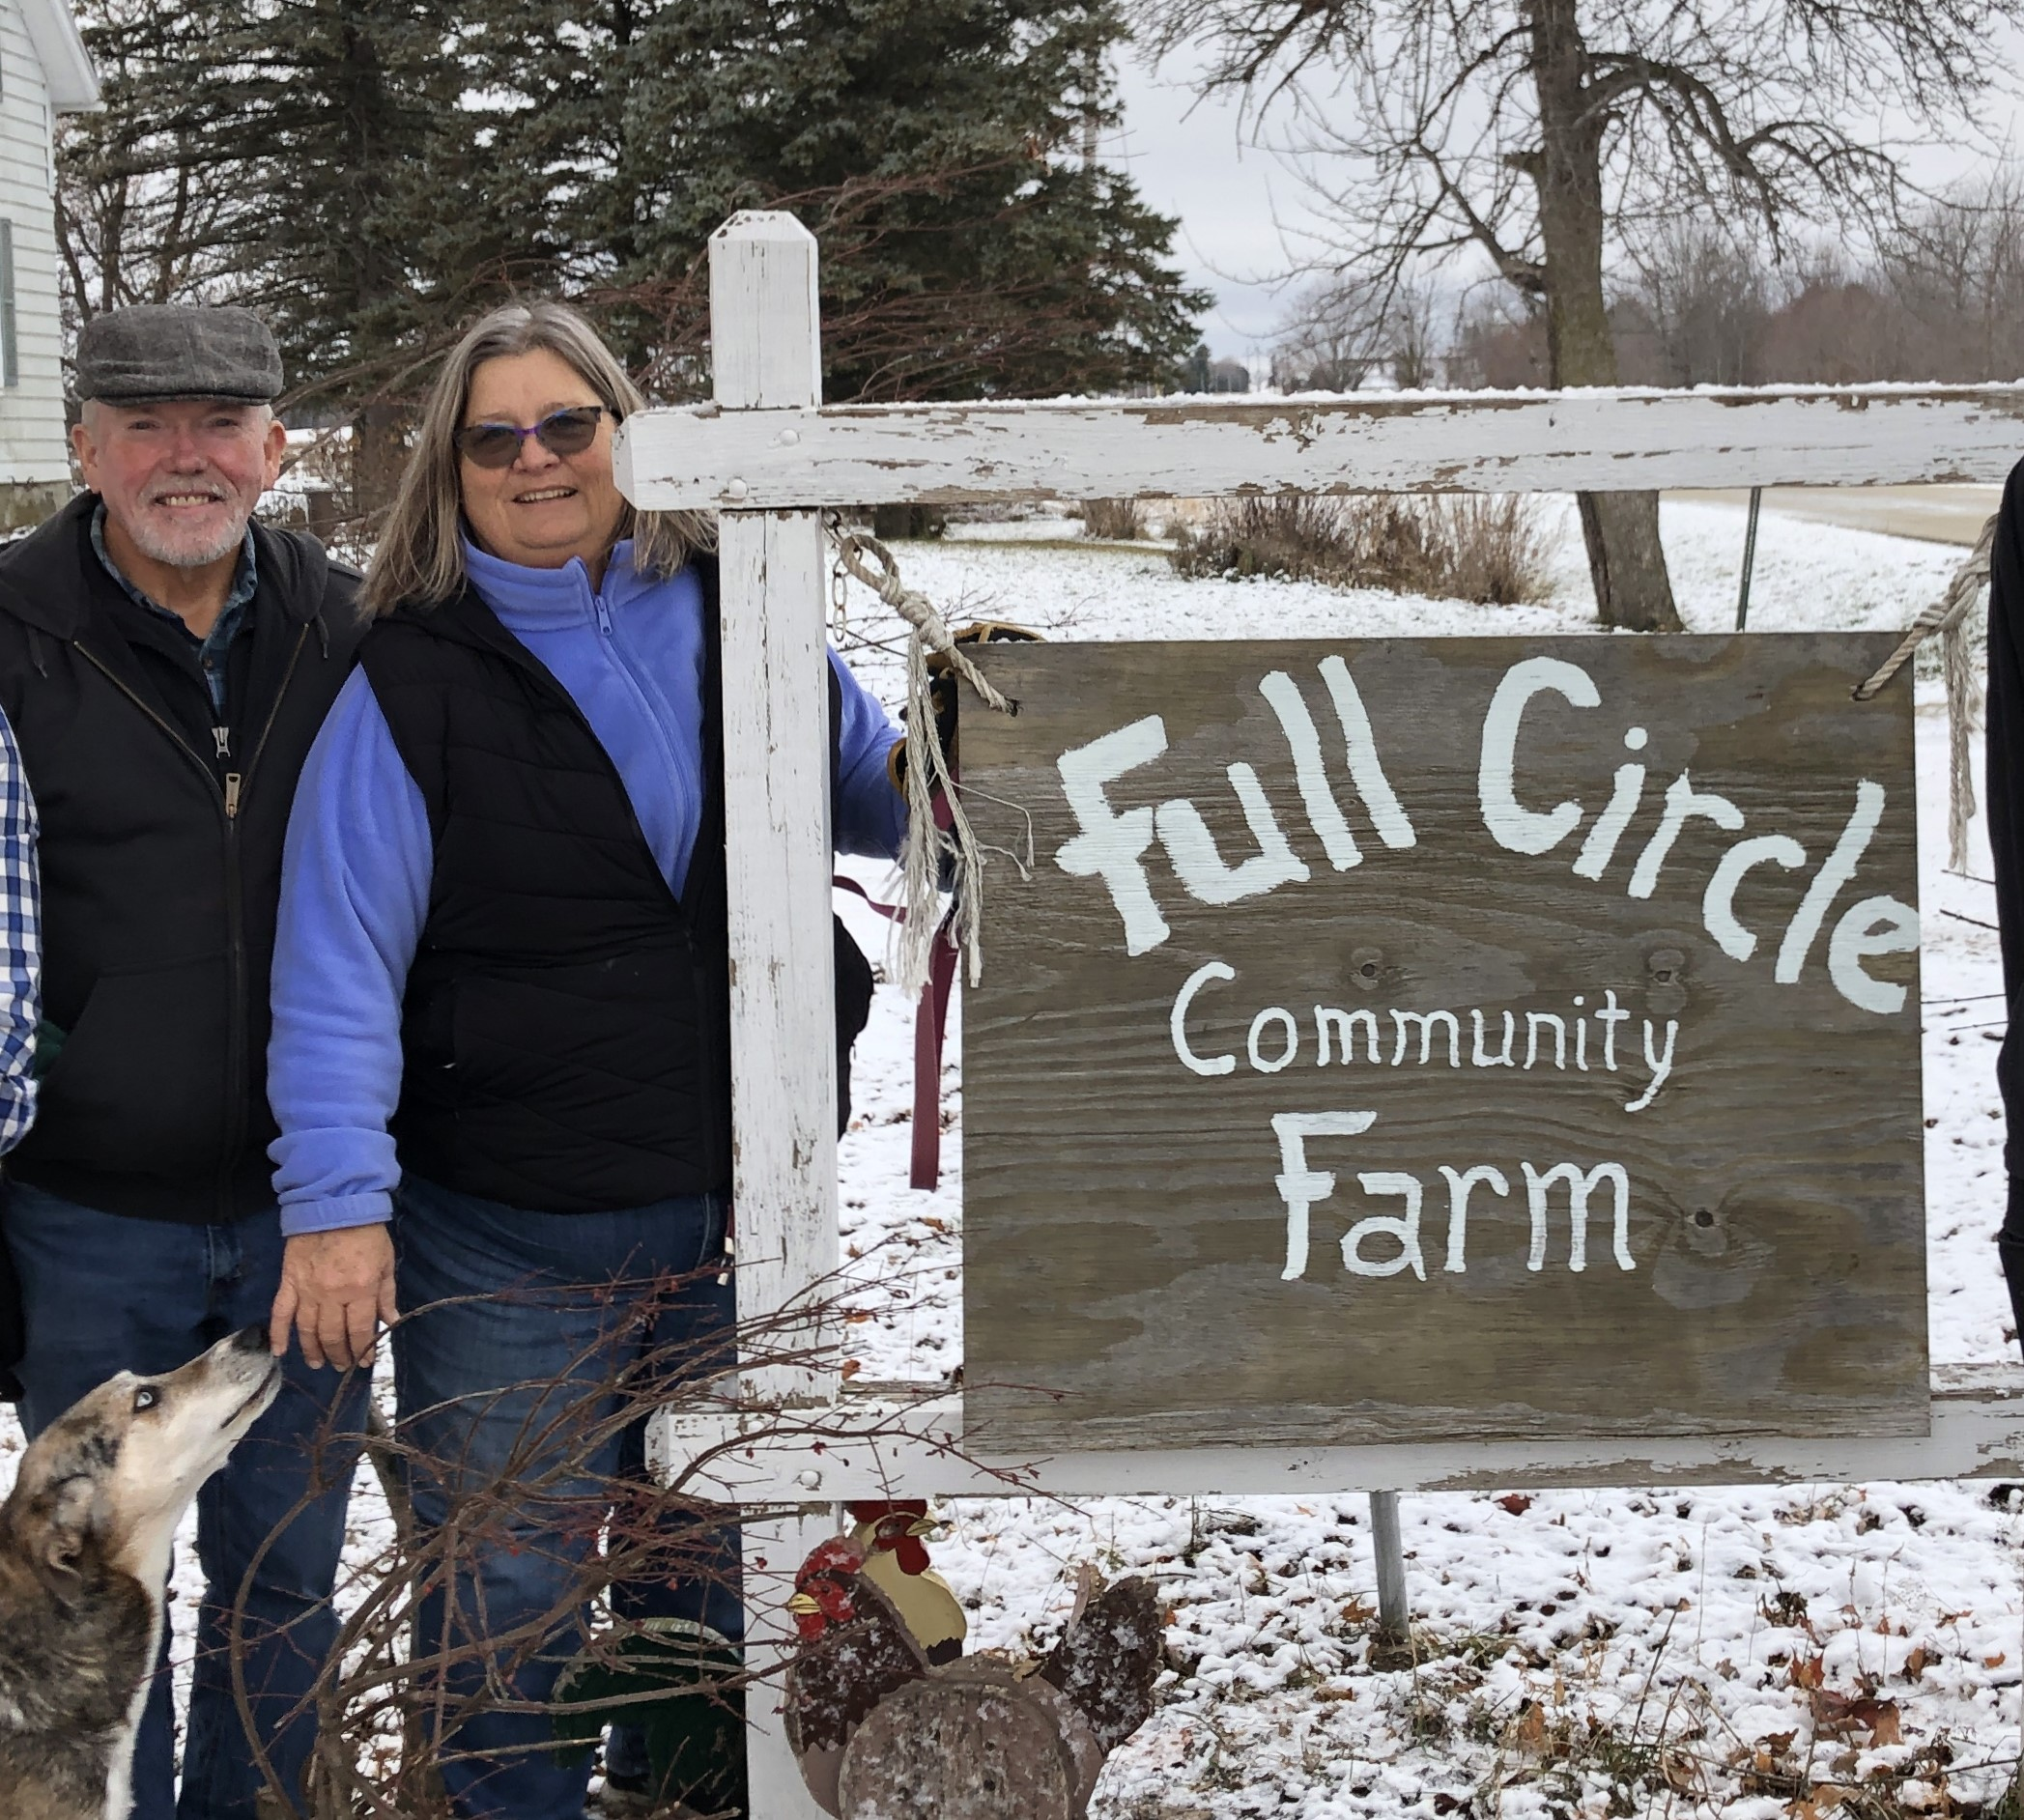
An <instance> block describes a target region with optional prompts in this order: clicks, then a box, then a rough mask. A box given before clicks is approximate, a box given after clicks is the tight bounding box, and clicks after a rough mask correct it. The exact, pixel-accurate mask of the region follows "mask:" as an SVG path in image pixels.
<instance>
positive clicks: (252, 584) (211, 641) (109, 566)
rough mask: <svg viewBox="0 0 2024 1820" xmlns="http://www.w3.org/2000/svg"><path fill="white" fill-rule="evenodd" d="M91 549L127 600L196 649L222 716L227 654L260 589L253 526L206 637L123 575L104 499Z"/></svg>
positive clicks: (95, 518) (96, 517) (96, 516)
mask: <svg viewBox="0 0 2024 1820" xmlns="http://www.w3.org/2000/svg"><path fill="white" fill-rule="evenodd" d="M92 550H93V552H94V553H95V554H96V555H97V556H98V558H99V560H100V562H101V563H103V564H104V566H105V573H106V574H107V575H109V576H111V577H112V579H113V580H114V581H115V582H117V583H119V584H120V586H121V587H122V588H123V589H125V590H126V593H127V597H128V599H129V600H131V601H132V602H133V603H134V605H135V606H137V607H141V608H144V609H145V610H146V611H149V612H151V613H154V614H155V615H156V616H157V618H160V619H166V620H167V621H168V622H169V623H170V624H171V625H172V626H174V627H176V629H177V630H178V631H180V632H181V633H182V634H183V635H184V637H185V638H186V639H188V640H189V641H190V642H191V643H192V644H194V645H195V646H196V647H197V661H198V663H200V664H201V665H202V666H203V668H204V680H205V683H206V685H207V686H208V687H209V688H210V690H211V705H212V707H213V708H214V709H215V710H216V711H217V712H219V713H222V712H223V711H224V706H225V653H226V652H227V651H228V650H230V649H231V647H232V640H234V639H236V638H238V637H239V634H240V629H241V627H242V626H243V625H244V624H245V619H246V609H247V608H248V607H249V606H250V605H251V604H252V600H253V596H254V594H255V592H256V591H257V590H258V589H259V586H260V575H259V571H258V568H257V567H256V564H255V559H254V555H253V527H252V526H250V525H248V526H246V536H245V541H244V542H243V543H242V544H241V545H240V547H239V568H238V569H237V571H236V572H235V573H234V575H233V577H232V589H231V592H230V593H228V594H227V595H226V596H225V605H224V607H223V609H222V610H221V611H219V613H218V616H217V622H216V624H214V626H213V627H212V628H211V631H210V632H209V634H207V635H206V636H205V637H204V638H201V639H200V638H198V637H197V636H196V634H195V633H193V632H191V631H190V629H189V628H188V627H187V626H186V625H185V624H184V622H183V619H182V616H181V615H180V614H177V613H172V612H171V611H169V610H168V609H167V608H166V607H163V606H161V605H160V604H159V603H158V602H157V601H152V600H150V599H149V598H148V597H147V595H146V594H144V593H142V592H141V590H140V589H139V588H137V587H136V586H134V584H133V583H131V582H129V581H128V579H127V577H126V576H124V575H123V574H121V572H120V565H119V564H118V563H117V562H115V561H114V560H113V559H112V556H111V555H110V554H109V553H108V552H107V550H106V548H105V502H104V501H103V500H102V499H101V500H100V502H99V506H98V509H97V510H96V511H94V512H93V513H92Z"/></svg>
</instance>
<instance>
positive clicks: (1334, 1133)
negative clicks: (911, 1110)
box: [963, 635, 1929, 1449]
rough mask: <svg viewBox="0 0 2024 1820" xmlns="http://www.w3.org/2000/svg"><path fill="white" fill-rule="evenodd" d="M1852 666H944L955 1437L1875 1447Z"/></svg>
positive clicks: (1880, 1113) (1888, 1301)
mask: <svg viewBox="0 0 2024 1820" xmlns="http://www.w3.org/2000/svg"><path fill="white" fill-rule="evenodd" d="M1891 643H1892V640H1891V639H1890V638H1888V637H1877V636H1858V635H1846V636H1843V635H1835V636H1811V635H1795V636H1772V637H1764V636H1752V637H1749V638H1701V637H1679V638H1561V639H1525V640H1514V639H1428V640H1383V641H1370V642H1357V641H1354V640H1343V641H1339V642H1285V643H1277V642H1273V643H1256V642H1242V643H1156V644H1089V643H1078V644H1074V645H1033V646H1025V647H1016V646H1015V647H1002V646H1001V647H991V648H990V649H988V650H986V651H985V653H984V659H985V661H986V663H987V665H988V667H989V669H990V672H991V675H992V677H993V679H994V680H995V681H996V682H997V683H998V684H999V685H1000V686H1001V687H1002V688H1004V689H1006V690H1007V691H1008V693H1010V694H1011V695H1012V696H1013V697H1015V698H1016V699H1017V700H1018V701H1019V703H1020V705H1021V711H1020V713H1019V714H1018V716H1017V717H1016V718H1015V719H1012V720H1007V719H1004V718H1002V717H998V716H994V715H991V714H987V713H984V712H982V711H980V710H977V709H975V708H974V707H973V708H972V709H971V710H970V711H969V712H966V713H965V715H964V717H963V765H964V774H965V787H966V799H967V801H968V803H969V806H970V812H971V814H972V816H973V818H974V820H975V822H976V823H977V826H978V829H979V832H980V834H981V836H982V837H983V839H984V840H985V841H987V842H988V843H989V844H990V845H991V846H992V847H994V848H997V849H999V850H1000V851H1001V852H1002V853H1005V854H1012V853H1021V854H1023V853H1024V852H1026V851H1027V850H1028V840H1029V817H1030V841H1031V846H1030V852H1031V856H1032V860H1033V865H1032V868H1031V876H1030V878H1028V879H1025V880H1022V879H1021V877H1020V875H1019V872H1018V870H1017V869H1016V868H1015V867H1014V866H1013V865H1012V864H1011V863H1010V862H1009V861H1008V860H1006V859H1003V858H994V860H993V863H992V864H991V866H990V868H989V872H988V881H989V882H988V889H987V892H986V895H985V902H984V913H983V914H984V924H983V935H984V945H985V967H984V978H983V984H982V986H981V987H980V988H976V989H973V990H972V991H971V992H970V993H969V995H968V998H967V1000H966V1002H965V1007H964V1016H963V1025H964V1035H963V1048H964V1054H963V1086H964V1102H965V1103H964V1121H963V1123H964V1141H963V1151H964V1176H965V1187H964V1286H965V1322H966V1328H967V1345H966V1359H965V1366H966V1379H967V1388H966V1408H967V1410H968V1412H969V1420H970V1423H971V1428H972V1435H973V1438H977V1437H983V1436H988V1444H989V1445H991V1446H992V1447H993V1448H994V1449H995V1448H998V1447H1000V1446H1003V1447H1006V1448H1018V1447H1026V1446H1030V1447H1035V1448H1047V1447H1074V1448H1097V1447H1116V1446H1134V1445H1139V1446H1162V1447H1172V1446H1176V1445H1194V1444H1206V1443H1217V1442H1255V1443H1261V1444H1263V1443H1285V1442H1311V1441H1321V1440H1332V1441H1383V1440H1411V1439H1423V1438H1432V1437H1439V1436H1507V1437H1508V1436H1583V1435H1591V1436H1602V1435H1619V1436H1639V1435H1652V1436H1660V1435H1679V1434H1690V1433H1691V1434H1729V1433H1735V1434H1749V1433H1766V1432H1768V1433H1781V1434H1788V1435H1809V1434H1822V1435H1829V1434H1832V1435H1872V1434H1873V1435H1904V1434H1923V1433H1924V1432H1925V1427H1926V1421H1927V1408H1928V1395H1929V1393H1928V1382H1927V1370H1926V1349H1925V1246H1924V1198H1923V1184H1922V1159H1921V1136H1922V1126H1921V1111H1922V1108H1921V1100H1920V1072H1919V1068H1920V1063H1919V972H1918V969H1919V957H1918V920H1917V911H1916V905H1917V901H1918V898H1917V865H1916V849H1917V838H1916V821H1915V815H1916V791H1915V789H1914V786H1913V744H1912V719H1911V685H1910V675H1909V671H1906V672H1904V673H1902V674H1900V676H1899V677H1898V678H1897V679H1896V681H1895V682H1894V683H1893V684H1892V685H1891V686H1890V688H1888V689H1887V690H1886V691H1885V692H1884V693H1883V694H1882V696H1881V697H1878V698H1877V699H1875V700H1873V701H1869V702H1865V703H1857V702H1856V701H1854V700H1852V699H1851V691H1852V690H1853V688H1854V686H1855V685H1856V683H1857V682H1859V681H1860V680H1861V679H1862V678H1863V677H1865V676H1866V675H1867V674H1868V673H1869V671H1870V670H1871V669H1872V668H1874V666H1875V665H1876V664H1877V663H1878V662H1879V661H1880V660H1881V659H1882V657H1883V656H1884V655H1885V653H1886V652H1887V651H1888V650H1889V648H1890V646H1891Z"/></svg>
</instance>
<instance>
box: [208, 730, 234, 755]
mask: <svg viewBox="0 0 2024 1820" xmlns="http://www.w3.org/2000/svg"><path fill="white" fill-rule="evenodd" d="M211 737H212V738H213V739H214V740H215V741H216V742H217V749H218V751H217V755H218V756H219V757H220V758H229V757H231V756H232V729H231V728H230V727H229V726H214V727H213V728H212V729H211Z"/></svg>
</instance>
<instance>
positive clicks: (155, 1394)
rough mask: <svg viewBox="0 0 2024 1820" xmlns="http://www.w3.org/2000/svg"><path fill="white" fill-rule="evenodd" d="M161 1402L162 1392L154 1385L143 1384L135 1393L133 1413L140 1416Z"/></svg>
mask: <svg viewBox="0 0 2024 1820" xmlns="http://www.w3.org/2000/svg"><path fill="white" fill-rule="evenodd" d="M160 1401H161V1392H160V1391H158V1390H157V1389H156V1388H155V1386H154V1385H153V1384H143V1385H141V1387H140V1388H139V1389H138V1390H136V1391H135V1392H134V1393H133V1412H134V1413H135V1414H136V1415H138V1414H139V1413H140V1412H141V1411H142V1410H143V1409H152V1408H154V1407H155V1406H156V1405H157V1403H159V1402H160Z"/></svg>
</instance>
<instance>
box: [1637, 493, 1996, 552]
mask: <svg viewBox="0 0 2024 1820" xmlns="http://www.w3.org/2000/svg"><path fill="white" fill-rule="evenodd" d="M1667 497H1668V498H1674V499H1705V500H1709V501H1711V502H1714V503H1717V504H1722V505H1746V506H1747V505H1748V504H1749V503H1750V494H1749V492H1748V491H1747V490H1745V489H1741V488H1738V489H1734V490H1731V491H1727V492H1723V493H1673V494H1668V496H1667ZM2002 498H2003V489H2002V488H2001V487H1979V486H1943V487H1766V488H1765V489H1764V510H1765V511H1767V512H1778V513H1781V514H1782V515H1783V516H1784V517H1786V518H1803V519H1810V520H1811V521H1812V522H1813V523H1814V524H1817V525H1842V526H1847V527H1848V528H1849V529H1850V530H1867V531H1882V532H1883V533H1884V534H1885V535H1887V536H1891V537H1917V538H1921V539H1923V540H1924V541H1925V542H1927V543H1935V544H1967V545H1970V546H1972V545H1973V544H1974V542H1975V540H1976V539H1977V538H1978V537H1980V536H1981V527H1982V526H1983V525H1984V524H1985V523H1987V521H1988V518H1989V515H1990V514H1991V513H1992V512H1994V511H1995V509H1996V507H1997V506H1998V504H2000V503H2001V501H2002Z"/></svg>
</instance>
